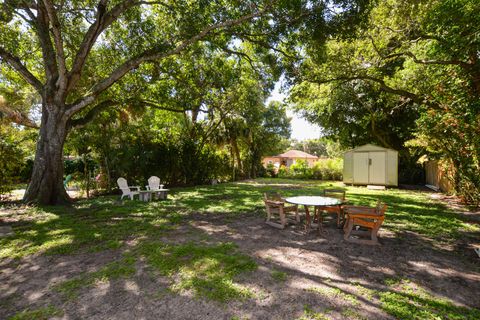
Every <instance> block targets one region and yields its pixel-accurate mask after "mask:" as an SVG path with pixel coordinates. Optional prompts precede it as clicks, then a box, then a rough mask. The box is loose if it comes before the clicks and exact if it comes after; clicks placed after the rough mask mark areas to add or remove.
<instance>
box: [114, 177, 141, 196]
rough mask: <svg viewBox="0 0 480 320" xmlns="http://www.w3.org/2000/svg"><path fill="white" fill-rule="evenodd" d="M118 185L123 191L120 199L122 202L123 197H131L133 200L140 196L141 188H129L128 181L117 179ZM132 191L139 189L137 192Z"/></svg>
mask: <svg viewBox="0 0 480 320" xmlns="http://www.w3.org/2000/svg"><path fill="white" fill-rule="evenodd" d="M117 184H118V187H119V188H120V190H122V196H121V197H120V200H122V199H123V197H130V199H131V200H133V197H134V196H135V195H138V194H140V192H139V191H140V187H139V186H128V183H127V180H126V179H125V178H118V179H117ZM132 189H137V190H136V191H132Z"/></svg>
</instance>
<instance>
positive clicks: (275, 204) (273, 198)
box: [263, 193, 300, 229]
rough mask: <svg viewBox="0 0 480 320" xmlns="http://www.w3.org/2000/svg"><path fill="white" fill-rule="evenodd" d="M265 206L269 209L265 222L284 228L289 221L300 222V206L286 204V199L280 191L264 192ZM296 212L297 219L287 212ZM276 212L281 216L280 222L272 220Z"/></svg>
mask: <svg viewBox="0 0 480 320" xmlns="http://www.w3.org/2000/svg"><path fill="white" fill-rule="evenodd" d="M263 201H264V202H265V207H266V209H267V220H266V221H265V223H267V224H268V225H270V226H272V227H275V228H278V229H284V228H285V227H286V226H287V224H288V223H295V224H296V223H298V222H300V216H299V215H298V206H297V205H296V204H295V205H286V202H285V199H283V198H282V196H281V195H279V194H278V193H264V199H263ZM290 212H293V213H295V219H291V218H288V217H287V213H290ZM274 214H278V216H279V218H280V223H278V222H274V221H272V218H273V216H274Z"/></svg>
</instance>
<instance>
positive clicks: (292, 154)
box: [276, 150, 318, 159]
mask: <svg viewBox="0 0 480 320" xmlns="http://www.w3.org/2000/svg"><path fill="white" fill-rule="evenodd" d="M276 157H279V158H301V159H305V158H307V159H318V157H317V156H314V155H311V154H309V153H306V152H303V151H300V150H288V151H287V152H284V153H282V154H279V155H278V156H276Z"/></svg>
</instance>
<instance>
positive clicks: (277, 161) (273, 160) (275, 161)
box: [262, 157, 280, 168]
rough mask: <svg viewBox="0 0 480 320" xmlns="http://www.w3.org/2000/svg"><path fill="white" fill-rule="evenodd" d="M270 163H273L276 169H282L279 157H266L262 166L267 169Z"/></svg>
mask: <svg viewBox="0 0 480 320" xmlns="http://www.w3.org/2000/svg"><path fill="white" fill-rule="evenodd" d="M269 163H272V164H273V165H274V166H275V168H279V167H280V159H279V158H277V157H265V158H263V160H262V164H263V166H264V167H265V168H266V167H267V166H268V164H269Z"/></svg>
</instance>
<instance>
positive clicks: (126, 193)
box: [117, 176, 168, 201]
mask: <svg viewBox="0 0 480 320" xmlns="http://www.w3.org/2000/svg"><path fill="white" fill-rule="evenodd" d="M117 184H118V188H119V189H120V190H121V191H122V195H121V196H120V200H122V199H123V198H124V197H129V198H130V199H131V200H133V199H134V196H136V195H138V198H139V199H140V200H142V201H151V200H153V199H154V198H157V199H160V200H166V199H167V196H168V189H164V188H163V187H164V185H163V184H160V178H159V177H156V176H151V177H150V178H148V185H146V186H145V190H141V188H140V186H129V185H128V183H127V180H126V179H125V178H118V179H117Z"/></svg>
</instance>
